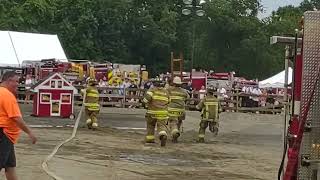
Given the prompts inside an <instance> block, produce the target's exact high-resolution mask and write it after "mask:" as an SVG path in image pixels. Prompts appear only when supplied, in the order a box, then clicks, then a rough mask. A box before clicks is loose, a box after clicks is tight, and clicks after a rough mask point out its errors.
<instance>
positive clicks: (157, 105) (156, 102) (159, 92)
mask: <svg viewBox="0 0 320 180" xmlns="http://www.w3.org/2000/svg"><path fill="white" fill-rule="evenodd" d="M153 85H154V87H153V88H151V89H149V90H148V91H147V92H146V93H145V95H144V98H143V100H142V103H143V104H144V107H145V108H146V109H147V112H146V116H145V118H146V122H147V135H146V143H154V142H155V128H156V126H157V131H158V133H157V134H158V137H159V139H160V142H161V146H165V145H166V142H167V137H168V134H167V126H166V125H167V121H168V118H169V117H168V104H169V100H170V99H169V93H168V91H167V90H166V89H165V88H163V87H162V86H161V82H160V81H153Z"/></svg>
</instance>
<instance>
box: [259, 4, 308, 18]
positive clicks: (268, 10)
mask: <svg viewBox="0 0 320 180" xmlns="http://www.w3.org/2000/svg"><path fill="white" fill-rule="evenodd" d="M302 1H303V0H262V5H263V8H264V10H265V13H264V14H260V15H259V17H267V16H269V15H270V14H271V12H272V11H274V10H277V9H278V7H281V6H286V5H294V6H298V5H299V4H300V3H301V2H302Z"/></svg>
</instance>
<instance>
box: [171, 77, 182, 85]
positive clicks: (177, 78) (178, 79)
mask: <svg viewBox="0 0 320 180" xmlns="http://www.w3.org/2000/svg"><path fill="white" fill-rule="evenodd" d="M172 83H173V84H177V85H181V84H182V81H181V78H180V77H179V76H176V77H174V78H173V81H172Z"/></svg>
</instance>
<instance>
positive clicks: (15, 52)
mask: <svg viewBox="0 0 320 180" xmlns="http://www.w3.org/2000/svg"><path fill="white" fill-rule="evenodd" d="M8 34H9V37H10V41H11V44H12V47H13V50H14V54H15V55H16V58H17V61H18V64H19V67H21V65H20V60H19V58H18V54H17V51H16V48H15V47H14V44H13V41H12V37H11V34H10V31H8Z"/></svg>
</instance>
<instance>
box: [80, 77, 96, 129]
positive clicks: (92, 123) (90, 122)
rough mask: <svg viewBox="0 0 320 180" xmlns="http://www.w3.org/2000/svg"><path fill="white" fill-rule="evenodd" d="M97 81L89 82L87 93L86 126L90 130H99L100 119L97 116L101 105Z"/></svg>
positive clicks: (90, 80) (91, 80)
mask: <svg viewBox="0 0 320 180" xmlns="http://www.w3.org/2000/svg"><path fill="white" fill-rule="evenodd" d="M97 85H98V84H97V81H96V80H94V79H89V80H88V86H87V88H86V89H84V91H85V96H86V97H85V103H84V105H85V112H86V119H87V121H86V124H87V126H88V128H89V129H93V130H95V129H97V128H98V119H97V115H98V113H99V111H100V105H99V92H98V89H97Z"/></svg>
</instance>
